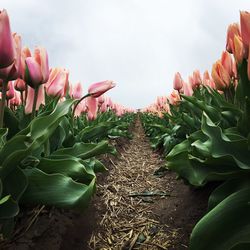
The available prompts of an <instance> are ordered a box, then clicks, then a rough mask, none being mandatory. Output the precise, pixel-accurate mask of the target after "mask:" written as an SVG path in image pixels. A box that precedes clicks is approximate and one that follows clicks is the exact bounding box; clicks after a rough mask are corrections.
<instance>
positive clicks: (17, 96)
mask: <svg viewBox="0 0 250 250" xmlns="http://www.w3.org/2000/svg"><path fill="white" fill-rule="evenodd" d="M10 105H12V106H19V105H21V94H20V92H18V91H14V98H12V99H11V100H10Z"/></svg>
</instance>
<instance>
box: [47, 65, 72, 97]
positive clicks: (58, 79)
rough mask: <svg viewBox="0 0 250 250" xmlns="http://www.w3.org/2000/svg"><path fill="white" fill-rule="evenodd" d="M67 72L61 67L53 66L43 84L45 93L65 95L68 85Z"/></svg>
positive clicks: (54, 95) (53, 95)
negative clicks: (46, 80)
mask: <svg viewBox="0 0 250 250" xmlns="http://www.w3.org/2000/svg"><path fill="white" fill-rule="evenodd" d="M68 78H69V72H68V71H67V70H66V69H63V68H54V69H52V70H51V71H50V74H49V80H48V82H47V83H46V84H45V90H46V93H47V95H49V96H52V97H56V96H58V97H63V96H65V95H66V92H67V89H68V85H69V81H68Z"/></svg>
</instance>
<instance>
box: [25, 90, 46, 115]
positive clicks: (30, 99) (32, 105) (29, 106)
mask: <svg viewBox="0 0 250 250" xmlns="http://www.w3.org/2000/svg"><path fill="white" fill-rule="evenodd" d="M27 91H28V95H27V100H26V105H25V113H26V114H30V113H33V112H34V110H35V111H36V110H38V109H39V107H40V105H41V104H45V99H44V98H45V97H44V88H39V89H38V92H37V102H34V99H35V95H36V92H35V90H34V89H33V88H31V87H29V86H28V89H27Z"/></svg>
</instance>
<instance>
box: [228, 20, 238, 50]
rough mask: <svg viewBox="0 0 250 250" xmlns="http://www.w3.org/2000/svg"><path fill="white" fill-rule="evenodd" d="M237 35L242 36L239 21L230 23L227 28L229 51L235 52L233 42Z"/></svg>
mask: <svg viewBox="0 0 250 250" xmlns="http://www.w3.org/2000/svg"><path fill="white" fill-rule="evenodd" d="M235 35H237V36H241V34H240V27H239V24H238V23H233V24H230V25H229V26H228V29H227V45H226V50H227V51H228V52H229V53H233V49H232V44H233V41H234V36H235Z"/></svg>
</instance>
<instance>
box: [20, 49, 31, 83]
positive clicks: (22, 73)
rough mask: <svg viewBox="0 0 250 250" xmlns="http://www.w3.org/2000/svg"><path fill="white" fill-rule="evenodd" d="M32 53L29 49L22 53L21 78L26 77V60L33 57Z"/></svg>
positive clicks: (23, 50)
mask: <svg viewBox="0 0 250 250" xmlns="http://www.w3.org/2000/svg"><path fill="white" fill-rule="evenodd" d="M31 56H32V55H31V52H30V49H29V48H28V47H23V48H22V52H21V78H22V79H24V77H25V68H26V63H25V59H26V58H27V57H31Z"/></svg>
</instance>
